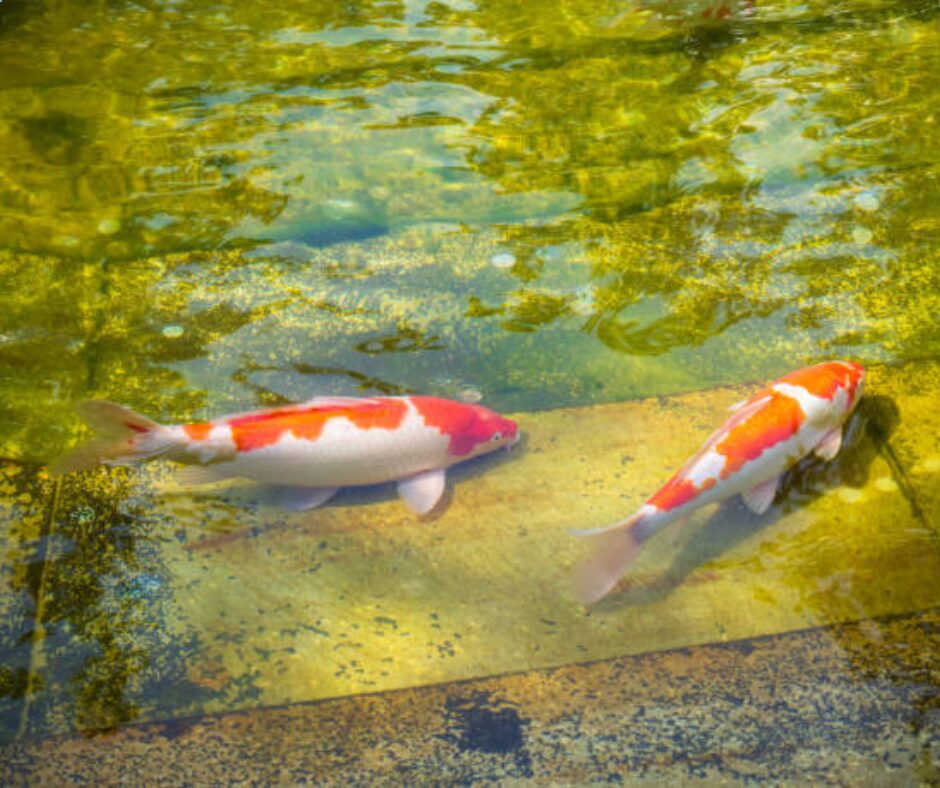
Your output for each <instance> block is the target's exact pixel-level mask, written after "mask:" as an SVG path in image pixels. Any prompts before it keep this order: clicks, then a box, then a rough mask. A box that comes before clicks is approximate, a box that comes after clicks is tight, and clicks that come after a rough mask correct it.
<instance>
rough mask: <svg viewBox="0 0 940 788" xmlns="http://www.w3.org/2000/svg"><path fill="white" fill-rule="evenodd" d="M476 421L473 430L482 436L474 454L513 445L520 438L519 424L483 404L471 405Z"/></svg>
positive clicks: (479, 436)
mask: <svg viewBox="0 0 940 788" xmlns="http://www.w3.org/2000/svg"><path fill="white" fill-rule="evenodd" d="M470 407H471V408H472V409H473V411H474V420H475V422H476V424H475V427H474V429H473V432H474V434H475V436H477V437H478V438H481V439H482V440H479V441H478V443H477V444H476V446H475V447H474V451H473V453H474V454H486V453H488V452H491V451H493V450H494V449H499V448H501V447H503V446H507V447H508V446H512V445H513V444H514V443H515V442H516V441H518V440H519V426H518V425H517V424H516V422H514V421H513V420H512V419H507V418H506V417H505V416H500V415H499V414H498V413H496V412H495V411H492V410H490V409H489V408H484V407H483V406H482V405H471V406H470Z"/></svg>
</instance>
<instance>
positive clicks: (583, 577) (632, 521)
mask: <svg viewBox="0 0 940 788" xmlns="http://www.w3.org/2000/svg"><path fill="white" fill-rule="evenodd" d="M643 520H644V513H643V512H637V513H636V514H635V515H633V516H632V517H630V518H628V519H626V520H623V521H622V522H619V523H614V524H613V525H609V526H606V527H604V528H597V529H594V530H591V531H580V532H579V531H573V533H575V534H577V535H578V536H583V537H585V538H587V539H590V540H591V541H592V542H593V547H594V550H593V552H592V553H591V555H589V556H588V557H587V558H586V559H584V560H583V561H581V563H579V564H578V565H577V566H576V567H575V570H574V589H575V593H576V594H577V596H578V599H579V600H580V601H581V603H582V604H584V605H592V604H594V603H595V602H598V601H599V600H601V599H603V598H604V597H605V596H607V594H609V593H610V592H611V591H612V590H613V588H614V586H616V585H617V581H618V580H620V578H621V577H622V576H623V574H624V573H625V572H626V571H627V569H628V568H629V567H630V564H632V563H633V561H634V560H635V559H636V557H637V555H638V554H639V552H640V549H641V548H642V547H643V542H644V541H646V536H647V535H646V534H643V533H642V532H641V531H640V529H639V528H638V527H637V526H639V525H640V524H641V523H642V522H643Z"/></svg>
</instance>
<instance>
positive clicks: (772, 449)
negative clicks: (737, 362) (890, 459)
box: [575, 361, 865, 604]
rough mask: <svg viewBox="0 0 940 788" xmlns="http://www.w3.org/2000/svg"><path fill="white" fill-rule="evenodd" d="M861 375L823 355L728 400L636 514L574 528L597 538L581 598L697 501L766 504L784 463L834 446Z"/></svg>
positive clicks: (600, 591) (601, 588)
mask: <svg viewBox="0 0 940 788" xmlns="http://www.w3.org/2000/svg"><path fill="white" fill-rule="evenodd" d="M864 377H865V370H864V368H863V367H862V366H860V365H859V364H856V363H854V362H847V361H829V362H826V363H823V364H816V365H814V366H811V367H806V368H804V369H800V370H797V371H796V372H791V373H790V374H789V375H785V376H784V377H782V378H780V379H779V380H776V381H774V382H773V383H771V384H770V385H769V386H768V387H767V388H765V389H763V390H762V391H759V392H758V393H757V394H755V395H754V396H752V397H750V398H749V399H747V400H745V401H743V402H741V403H739V404H738V405H735V406H733V408H732V409H733V411H734V413H733V415H732V416H731V417H730V418H729V419H728V420H727V421H726V422H725V423H724V424H722V425H721V427H719V428H718V430H717V431H716V432H715V433H714V434H713V435H712V436H711V437H710V438H709V439H708V440H707V441H705V445H704V446H702V448H701V449H700V450H699V452H698V454H696V455H695V456H694V457H693V458H692V459H691V460H689V462H687V463H686V464H685V465H684V466H683V467H682V469H681V470H680V471H679V472H678V473H676V474H675V475H674V476H673V477H672V478H671V479H670V480H669V481H668V482H666V484H665V485H663V487H662V488H660V490H659V491H658V492H656V493H655V494H654V495H653V496H652V497H651V498H650V499H649V500H648V501H647V502H646V503H645V504H643V506H641V507H640V509H639V510H638V511H637V512H636V513H635V514H633V515H632V516H631V517H628V518H627V519H626V520H622V521H620V522H617V523H614V524H612V525H609V526H606V527H604V528H597V529H593V530H589V531H575V533H576V534H578V535H580V536H594V537H598V540H599V544H598V545H597V548H596V551H595V553H594V554H593V555H592V556H591V557H590V558H588V559H587V560H586V561H585V562H584V563H582V564H581V565H580V566H579V567H578V569H577V570H576V573H575V587H576V591H577V593H578V596H579V597H580V599H581V600H582V601H583V602H584V603H585V604H590V603H592V602H596V601H598V600H599V599H601V598H602V597H604V596H606V595H607V594H608V593H609V592H610V591H611V590H612V589H613V588H614V586H615V585H616V584H617V581H618V580H619V579H620V577H621V576H622V575H623V573H624V572H625V571H626V569H627V568H628V567H629V565H630V564H631V563H632V561H633V560H634V559H635V558H636V556H637V554H638V553H639V551H640V548H641V547H642V546H643V544H644V542H646V540H647V539H649V538H650V537H651V536H652V535H653V534H655V533H657V532H658V531H660V530H661V529H663V528H665V527H666V526H667V525H669V524H670V523H673V522H676V521H677V520H681V519H682V518H684V517H687V516H688V515H689V514H691V513H692V512H694V511H695V510H696V509H699V508H701V507H702V506H706V505H707V504H710V503H715V502H717V501H723V500H725V499H726V498H730V497H732V496H734V495H738V494H740V495H742V497H743V499H744V503H745V504H746V505H747V506H748V508H749V509H751V511H753V512H755V513H756V514H763V513H764V512H765V511H767V509H768V508H769V507H770V505H771V503H773V500H774V496H775V495H776V493H777V487H778V485H779V483H780V479H781V478H782V476H783V474H784V473H785V472H786V471H787V470H788V469H789V468H792V467H793V466H794V465H796V463H797V462H799V461H800V460H801V459H802V458H803V457H805V456H806V455H808V454H809V453H810V452H815V454H817V455H818V456H820V457H822V458H823V459H825V460H831V459H832V458H833V457H835V456H836V454H837V453H838V452H839V449H840V448H841V445H842V425H843V424H844V423H845V421H846V420H847V419H848V417H849V414H850V413H851V412H852V409H853V408H854V407H855V405H856V404H857V403H858V400H859V398H860V397H861V394H862V384H863V381H864Z"/></svg>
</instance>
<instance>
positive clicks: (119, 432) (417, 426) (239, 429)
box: [51, 396, 519, 514]
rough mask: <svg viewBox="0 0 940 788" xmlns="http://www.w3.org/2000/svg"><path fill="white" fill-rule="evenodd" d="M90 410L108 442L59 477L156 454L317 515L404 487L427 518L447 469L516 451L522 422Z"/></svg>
mask: <svg viewBox="0 0 940 788" xmlns="http://www.w3.org/2000/svg"><path fill="white" fill-rule="evenodd" d="M80 412H81V413H82V415H83V416H84V417H85V419H86V420H87V421H88V422H89V424H91V425H92V426H93V427H94V428H95V429H96V430H97V431H98V432H99V433H101V437H100V438H99V439H97V440H94V441H92V442H90V443H88V444H86V445H84V446H81V447H79V448H77V449H75V450H74V451H73V452H72V453H70V454H68V455H67V456H65V457H63V458H62V459H61V460H59V461H58V462H57V463H55V464H54V465H53V467H52V469H51V470H52V472H53V473H56V474H57V473H66V472H69V471H74V470H81V469H84V468H89V467H92V466H94V465H98V464H99V463H104V464H108V465H121V464H128V463H133V462H138V461H141V460H148V459H151V458H155V457H162V458H164V459H168V460H175V461H177V462H181V463H186V464H189V465H191V466H193V467H192V468H188V469H185V471H184V473H183V474H181V479H182V480H184V481H187V482H190V483H197V484H198V483H205V482H211V481H217V480H221V479H227V478H232V477H241V478H245V479H250V480H253V481H257V482H263V483H265V484H270V485H274V486H276V488H277V490H278V498H279V499H280V501H281V503H283V504H284V505H285V506H287V507H288V508H291V509H297V510H299V509H312V508H314V507H316V506H320V505H321V504H323V503H326V501H328V500H329V499H330V498H331V497H332V496H333V495H334V494H335V493H336V492H337V491H338V490H339V489H340V488H341V487H350V486H358V485H367V484H379V483H381V482H389V481H397V482H398V492H399V494H400V495H401V497H402V498H403V499H404V501H405V502H406V503H407V504H408V506H409V507H411V509H412V510H413V511H414V512H416V513H417V514H426V513H427V512H429V511H430V510H431V509H433V508H434V506H435V505H436V504H437V502H438V501H439V500H440V498H441V495H442V494H443V492H444V486H445V477H446V473H447V468H449V467H450V466H451V465H454V464H455V463H458V462H462V461H463V460H468V459H470V458H471V457H478V456H480V455H481V454H487V453H489V452H492V451H495V450H496V449H499V448H500V447H503V446H509V445H511V444H513V443H515V441H516V440H517V438H518V435H519V433H518V428H517V426H516V423H515V422H514V421H512V420H510V419H507V418H504V417H502V416H500V415H499V414H498V413H495V412H493V411H492V410H489V409H488V408H484V407H483V406H481V405H471V404H464V403H460V402H453V401H451V400H446V399H439V398H437V397H420V396H412V397H370V398H365V399H357V398H352V397H317V398H315V399H312V400H310V401H308V402H304V403H302V404H299V405H289V406H286V407H280V408H271V409H268V410H258V411H253V412H251V413H241V414H236V415H233V416H224V417H221V418H218V419H214V420H213V421H203V422H196V423H192V424H182V425H176V426H166V425H162V424H157V423H156V422H155V421H151V420H150V419H148V418H146V417H145V416H141V415H140V414H138V413H134V412H133V411H132V410H129V409H128V408H125V407H123V406H121V405H116V404H114V403H112V402H103V401H89V402H85V403H83V404H82V405H81V406H80Z"/></svg>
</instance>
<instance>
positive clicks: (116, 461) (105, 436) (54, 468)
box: [49, 400, 177, 476]
mask: <svg viewBox="0 0 940 788" xmlns="http://www.w3.org/2000/svg"><path fill="white" fill-rule="evenodd" d="M77 410H78V412H79V414H80V415H81V416H82V417H83V418H84V419H85V421H87V422H88V424H89V425H90V426H91V427H92V428H93V429H94V430H95V431H96V432H97V433H98V437H97V438H94V439H92V440H91V441H89V442H88V443H85V444H83V445H81V446H78V447H77V448H75V449H73V450H72V451H70V452H68V453H67V454H65V455H64V456H62V457H60V458H59V459H58V460H56V461H55V462H54V463H52V465H51V466H50V468H49V472H50V474H51V475H53V476H59V475H61V474H63V473H71V472H72V471H82V470H86V469H88V468H93V467H94V466H96V465H100V464H104V465H125V464H128V463H133V462H139V461H140V460H148V459H150V458H152V457H157V456H159V455H161V454H164V453H166V452H167V451H169V450H170V449H173V448H175V447H176V446H177V438H176V436H175V435H174V433H173V432H172V431H171V430H170V429H168V428H166V427H164V426H162V425H160V424H157V422H155V421H152V420H151V419H148V418H147V417H146V416H141V415H140V414H139V413H135V412H134V411H132V410H131V409H130V408H125V407H124V406H123V405H116V404H115V403H113V402H105V401H103V400H89V401H87V402H83V403H81V404H80V405H79V406H78V408H77Z"/></svg>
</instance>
